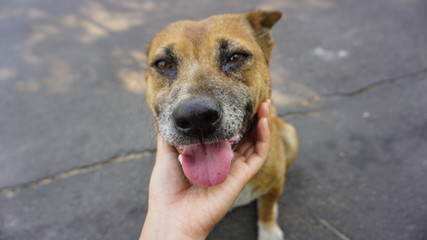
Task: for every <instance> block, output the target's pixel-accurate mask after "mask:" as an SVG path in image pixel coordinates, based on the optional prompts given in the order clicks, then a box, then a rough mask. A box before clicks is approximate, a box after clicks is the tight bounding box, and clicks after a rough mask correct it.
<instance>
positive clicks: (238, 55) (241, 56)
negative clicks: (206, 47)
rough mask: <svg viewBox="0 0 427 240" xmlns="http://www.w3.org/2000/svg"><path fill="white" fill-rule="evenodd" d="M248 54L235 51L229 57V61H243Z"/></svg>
mask: <svg viewBox="0 0 427 240" xmlns="http://www.w3.org/2000/svg"><path fill="white" fill-rule="evenodd" d="M246 57H247V55H245V54H242V53H234V54H233V55H231V57H229V58H228V62H230V63H241V62H243V61H245V59H246Z"/></svg>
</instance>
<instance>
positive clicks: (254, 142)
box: [231, 100, 271, 185]
mask: <svg viewBox="0 0 427 240" xmlns="http://www.w3.org/2000/svg"><path fill="white" fill-rule="evenodd" d="M270 104H271V102H270V101H269V100H266V101H264V102H263V103H261V105H260V107H259V108H258V114H257V117H258V122H257V125H256V127H255V128H254V129H253V131H254V132H253V134H252V136H251V139H247V140H246V141H245V142H244V143H242V145H241V146H240V147H239V149H238V155H237V158H236V164H234V165H233V166H232V170H231V171H232V174H233V175H234V174H235V177H236V179H237V181H238V182H240V184H243V185H245V184H246V183H247V181H249V180H250V179H251V178H252V177H253V176H255V174H256V173H257V172H258V171H259V170H260V169H261V167H262V165H263V164H264V162H265V161H266V159H267V157H268V152H269V148H270V129H269V119H270ZM242 164H243V165H246V167H244V168H241V167H242Z"/></svg>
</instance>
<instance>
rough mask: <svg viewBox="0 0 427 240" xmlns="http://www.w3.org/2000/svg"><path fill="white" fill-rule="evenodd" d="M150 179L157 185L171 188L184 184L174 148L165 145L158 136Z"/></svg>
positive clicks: (183, 177)
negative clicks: (154, 161)
mask: <svg viewBox="0 0 427 240" xmlns="http://www.w3.org/2000/svg"><path fill="white" fill-rule="evenodd" d="M151 178H152V179H153V181H155V182H156V183H157V184H160V185H162V186H163V187H164V186H169V187H171V184H172V185H174V186H178V187H181V186H180V184H184V183H185V182H186V179H185V176H184V174H183V172H182V167H181V164H180V163H179V161H178V152H177V151H176V149H175V147H173V146H171V145H170V144H169V143H167V142H166V141H165V140H164V139H163V138H162V137H161V136H160V135H158V136H157V154H156V163H155V165H154V169H153V173H152V176H151Z"/></svg>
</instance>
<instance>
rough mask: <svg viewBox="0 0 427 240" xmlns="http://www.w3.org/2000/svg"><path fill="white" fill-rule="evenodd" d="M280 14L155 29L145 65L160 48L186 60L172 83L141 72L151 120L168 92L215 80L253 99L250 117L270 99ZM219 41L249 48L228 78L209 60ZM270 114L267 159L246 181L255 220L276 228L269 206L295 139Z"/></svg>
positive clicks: (292, 131)
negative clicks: (254, 201) (253, 197)
mask: <svg viewBox="0 0 427 240" xmlns="http://www.w3.org/2000/svg"><path fill="white" fill-rule="evenodd" d="M280 17H281V13H280V12H276V11H256V12H249V13H246V14H229V15H219V16H213V17H210V18H208V19H205V20H202V21H198V22H194V21H180V22H176V23H172V24H171V25H169V26H167V27H166V28H165V29H164V30H162V31H161V32H159V33H158V34H157V35H156V37H155V38H154V39H153V41H152V42H151V44H150V46H149V47H148V48H147V54H148V61H149V64H151V63H152V62H153V61H155V58H156V56H158V55H160V54H162V53H161V52H162V51H164V49H165V48H170V49H173V51H174V52H175V53H176V54H177V58H179V59H184V60H185V61H181V63H180V66H179V67H180V71H179V72H178V73H177V76H176V78H175V79H174V80H173V81H171V80H170V79H167V78H165V77H163V76H160V75H159V74H158V73H157V72H156V71H155V69H153V68H149V70H148V72H147V74H146V81H147V102H148V104H149V106H150V108H151V110H152V112H153V114H154V116H155V117H156V119H157V118H158V117H159V112H162V110H163V109H164V108H165V105H166V104H167V103H168V101H170V98H171V96H172V95H173V94H175V95H173V96H174V97H179V96H180V95H183V94H184V93H183V90H182V89H179V86H178V85H182V86H185V87H186V88H189V89H195V90H188V91H186V92H185V94H187V95H192V94H196V93H195V92H196V91H202V90H203V89H205V88H207V87H206V86H207V85H210V84H216V85H217V86H219V87H220V88H222V89H225V90H226V91H234V90H233V89H234V88H236V87H238V88H239V89H243V90H244V91H247V92H248V93H247V96H251V97H253V104H252V106H251V107H252V109H251V112H252V117H254V116H255V114H256V110H257V108H258V106H259V104H260V103H261V102H262V101H264V100H265V99H268V98H270V97H271V87H270V74H269V69H268V64H269V61H270V59H271V52H272V49H273V46H274V42H273V39H272V37H271V31H270V29H271V27H272V26H273V25H274V24H275V23H276V22H277V21H278V20H279V19H280ZM219 39H227V40H230V41H232V42H233V43H235V44H236V45H239V46H242V47H243V48H245V49H248V50H250V52H251V53H252V56H253V57H252V59H251V60H250V61H251V62H249V63H248V64H247V65H245V66H243V67H242V69H239V71H238V72H236V73H233V74H234V75H233V74H231V76H228V75H226V74H224V73H223V72H221V71H220V69H219V68H218V65H217V64H214V63H215V62H216V61H217V60H216V58H217V57H216V55H215V49H216V48H217V45H218V41H219ZM182 88H184V87H182ZM196 89H202V90H196ZM197 94H199V93H197ZM245 96H246V95H245ZM247 96H246V97H247ZM270 115H271V124H270V129H271V130H270V131H271V147H270V153H269V157H268V160H267V161H266V163H265V165H264V166H263V168H262V169H261V170H260V171H259V173H258V174H257V175H256V176H255V177H254V178H253V179H252V180H251V181H250V183H249V185H250V186H251V187H252V188H253V190H254V192H256V193H257V194H258V195H261V197H260V198H259V210H258V214H259V216H258V217H259V221H260V222H262V223H263V224H264V225H266V226H271V227H274V226H277V222H276V219H275V216H274V205H275V204H276V203H277V200H278V198H279V196H280V195H281V193H282V191H283V186H284V183H285V173H286V171H287V169H288V168H289V166H290V164H291V163H292V161H293V160H294V159H295V157H296V153H297V150H298V139H297V135H296V131H295V129H294V128H293V127H292V126H291V125H289V124H288V123H285V122H284V121H283V120H281V119H280V118H279V117H278V116H277V113H276V110H275V108H274V107H273V106H272V107H271V113H270Z"/></svg>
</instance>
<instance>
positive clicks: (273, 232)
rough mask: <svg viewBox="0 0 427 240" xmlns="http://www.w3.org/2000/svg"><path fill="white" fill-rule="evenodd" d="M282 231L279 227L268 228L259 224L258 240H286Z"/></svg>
mask: <svg viewBox="0 0 427 240" xmlns="http://www.w3.org/2000/svg"><path fill="white" fill-rule="evenodd" d="M284 239H285V237H284V235H283V231H282V229H280V227H279V226H278V225H275V226H266V225H265V224H263V223H261V222H258V240H284Z"/></svg>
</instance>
